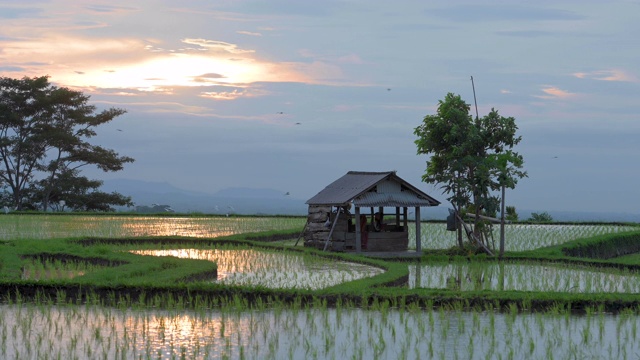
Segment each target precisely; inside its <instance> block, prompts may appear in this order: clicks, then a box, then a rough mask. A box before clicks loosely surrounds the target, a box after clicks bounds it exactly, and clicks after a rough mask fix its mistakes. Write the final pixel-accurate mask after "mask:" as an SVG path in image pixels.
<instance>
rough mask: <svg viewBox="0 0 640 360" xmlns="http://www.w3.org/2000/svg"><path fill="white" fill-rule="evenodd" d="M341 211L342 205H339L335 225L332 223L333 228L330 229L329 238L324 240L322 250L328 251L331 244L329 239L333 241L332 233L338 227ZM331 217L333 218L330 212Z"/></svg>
mask: <svg viewBox="0 0 640 360" xmlns="http://www.w3.org/2000/svg"><path fill="white" fill-rule="evenodd" d="M340 212H342V207H341V206H338V211H337V212H336V218H335V219H333V225H331V230H330V231H329V235H328V236H327V240H326V241H325V242H324V249H323V250H322V251H327V247H328V246H329V241H331V235H333V229H335V228H336V224H337V223H338V218H339V217H340ZM329 219H331V214H329Z"/></svg>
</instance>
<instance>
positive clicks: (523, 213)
mask: <svg viewBox="0 0 640 360" xmlns="http://www.w3.org/2000/svg"><path fill="white" fill-rule="evenodd" d="M102 190H103V191H106V192H112V191H117V192H119V193H121V194H123V195H126V196H131V198H132V199H133V202H134V203H135V205H137V206H152V205H169V206H170V207H171V209H173V210H174V211H175V212H177V213H192V212H200V213H205V214H243V215H251V214H268V215H306V214H307V205H306V204H305V201H306V200H307V199H298V198H294V197H291V196H290V195H288V193H286V192H284V191H280V190H275V189H260V188H240V187H238V188H227V189H223V190H220V191H218V192H216V193H213V194H210V193H204V192H198V191H190V190H184V189H180V188H177V187H175V186H173V185H171V184H169V183H166V182H152V181H140V180H129V179H113V180H105V181H104V185H103V186H102ZM441 201H443V200H442V199H441ZM447 208H448V206H446V203H445V202H444V201H443V204H442V205H441V206H438V207H437V208H433V209H424V210H423V211H422V213H423V217H424V218H426V219H439V220H443V219H445V218H446V217H447V215H448V209H447ZM119 210H123V211H124V210H128V211H131V210H132V209H126V208H122V209H119ZM516 210H517V212H518V215H519V216H520V219H521V220H524V219H527V218H529V217H530V216H531V213H532V212H542V211H547V212H548V213H549V214H550V215H551V216H552V217H553V219H554V220H556V221H604V222H612V221H616V222H640V214H627V213H604V212H589V211H584V212H578V211H574V212H569V211H552V210H545V209H539V210H526V209H516Z"/></svg>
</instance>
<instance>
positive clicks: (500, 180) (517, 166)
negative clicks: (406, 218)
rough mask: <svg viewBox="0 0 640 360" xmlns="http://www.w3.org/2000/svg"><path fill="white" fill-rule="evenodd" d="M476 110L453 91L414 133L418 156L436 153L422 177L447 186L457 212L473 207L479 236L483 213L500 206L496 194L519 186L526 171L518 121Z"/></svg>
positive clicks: (476, 233)
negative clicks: (477, 114)
mask: <svg viewBox="0 0 640 360" xmlns="http://www.w3.org/2000/svg"><path fill="white" fill-rule="evenodd" d="M470 109H471V107H470V105H469V104H467V103H466V102H465V101H464V100H462V98H461V97H460V95H454V94H452V93H448V94H447V95H446V96H445V98H444V100H440V101H439V103H438V110H437V113H436V114H434V115H427V116H425V117H424V119H423V122H422V124H421V125H420V126H418V127H416V128H415V129H414V134H415V135H416V136H417V140H415V143H416V145H417V148H418V151H417V152H418V154H419V155H421V154H426V155H431V158H430V159H429V161H427V168H426V171H425V174H424V175H423V176H422V180H423V181H424V182H427V183H435V184H439V185H441V187H442V189H443V191H444V193H445V194H448V195H449V197H448V198H447V199H448V200H449V201H450V202H451V203H452V204H453V205H454V208H456V210H463V209H471V210H472V211H473V212H474V215H475V218H474V232H475V235H476V236H478V235H479V234H478V232H479V231H480V230H479V229H480V228H481V226H480V224H481V219H480V216H479V215H481V214H482V212H483V211H485V212H486V213H489V214H493V213H495V212H496V211H497V210H498V204H499V197H498V196H495V195H493V193H494V192H495V191H496V190H499V189H500V188H502V187H503V186H504V187H508V188H514V187H515V186H516V184H517V182H518V179H520V178H522V177H524V176H526V172H524V171H522V170H521V169H522V165H523V160H522V156H520V155H519V154H518V153H516V152H514V151H513V150H512V149H513V147H514V146H515V145H517V144H518V143H519V142H520V140H521V137H520V136H516V130H517V129H518V127H517V126H516V123H515V119H514V118H513V117H503V116H500V115H499V114H498V111H496V110H495V109H491V112H489V114H487V115H486V116H483V117H482V118H479V117H476V119H473V116H472V115H471V113H470Z"/></svg>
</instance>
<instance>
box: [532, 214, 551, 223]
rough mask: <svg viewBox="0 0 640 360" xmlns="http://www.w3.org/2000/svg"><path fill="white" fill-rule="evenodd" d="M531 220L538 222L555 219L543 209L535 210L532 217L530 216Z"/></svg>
mask: <svg viewBox="0 0 640 360" xmlns="http://www.w3.org/2000/svg"><path fill="white" fill-rule="evenodd" d="M529 221H531V222H536V223H548V222H552V221H553V217H551V215H549V213H548V212H546V211H543V212H541V213H535V212H534V213H531V217H530V218H529Z"/></svg>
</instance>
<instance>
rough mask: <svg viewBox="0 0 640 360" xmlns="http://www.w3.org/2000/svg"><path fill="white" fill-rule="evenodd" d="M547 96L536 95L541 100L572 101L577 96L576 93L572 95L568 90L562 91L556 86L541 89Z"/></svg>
mask: <svg viewBox="0 0 640 360" xmlns="http://www.w3.org/2000/svg"><path fill="white" fill-rule="evenodd" d="M541 90H542V92H543V93H545V95H534V97H537V98H539V99H570V98H573V97H575V96H577V94H576V93H572V92H569V91H566V90H562V89H560V88H557V87H555V86H546V87H544V88H542V89H541Z"/></svg>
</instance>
